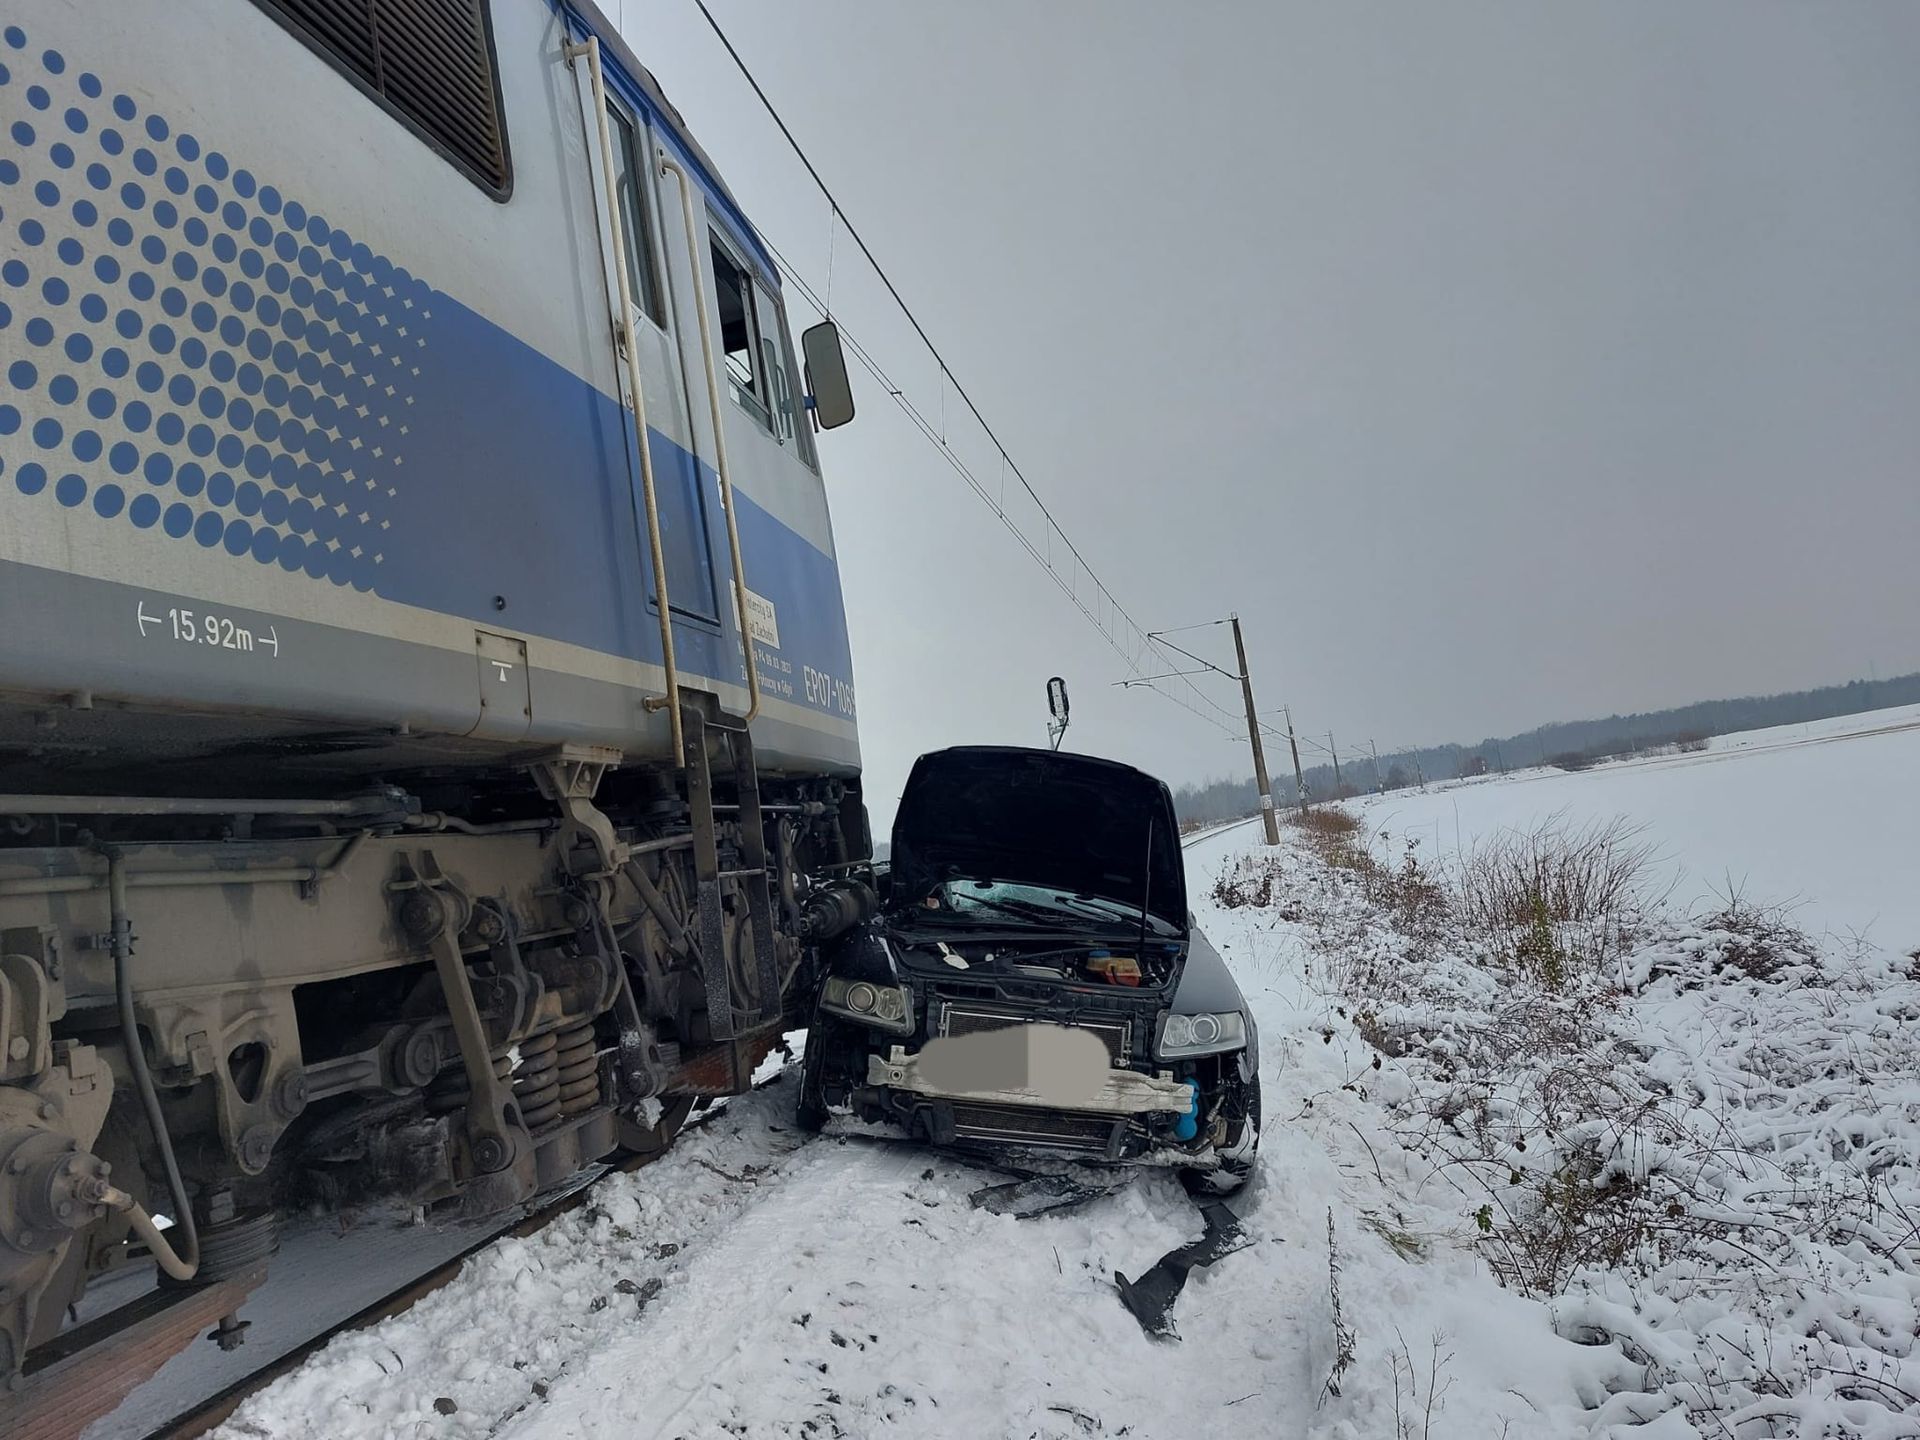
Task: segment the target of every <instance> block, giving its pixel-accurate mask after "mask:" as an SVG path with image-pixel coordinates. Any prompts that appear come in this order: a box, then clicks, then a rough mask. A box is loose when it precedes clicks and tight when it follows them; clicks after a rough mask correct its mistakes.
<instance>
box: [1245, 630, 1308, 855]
mask: <svg viewBox="0 0 1920 1440" xmlns="http://www.w3.org/2000/svg"><path fill="white" fill-rule="evenodd" d="M1228 618H1229V619H1230V620H1232V622H1233V653H1234V656H1235V657H1236V658H1237V659H1238V660H1239V662H1240V695H1241V697H1242V698H1243V699H1244V700H1245V701H1246V702H1247V739H1248V740H1250V741H1251V742H1252V743H1253V778H1254V780H1255V782H1256V783H1257V784H1258V785H1259V786H1260V819H1261V820H1262V822H1264V823H1265V825H1266V827H1267V844H1269V845H1278V844H1279V843H1280V825H1279V821H1278V820H1277V819H1276V818H1275V816H1274V813H1273V789H1272V787H1271V786H1269V785H1268V783H1267V752H1266V751H1264V750H1262V749H1261V748H1260V717H1259V715H1258V714H1257V713H1256V712H1255V710H1254V708H1253V678H1252V676H1250V675H1249V674H1248V673H1247V644H1246V641H1244V640H1242V639H1241V638H1240V617H1239V616H1238V615H1232V616H1229V617H1228ZM1289 729H1291V727H1289ZM1293 773H1294V774H1295V775H1298V774H1299V773H1300V755H1299V752H1298V751H1296V752H1295V753H1294V757H1293Z"/></svg>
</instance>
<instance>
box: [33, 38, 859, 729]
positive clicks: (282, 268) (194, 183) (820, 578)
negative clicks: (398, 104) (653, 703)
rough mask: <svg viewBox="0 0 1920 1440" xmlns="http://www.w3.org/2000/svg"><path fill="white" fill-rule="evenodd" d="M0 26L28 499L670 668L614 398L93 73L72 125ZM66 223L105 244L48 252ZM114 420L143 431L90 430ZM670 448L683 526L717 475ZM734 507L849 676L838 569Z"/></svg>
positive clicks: (666, 485)
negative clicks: (57, 216) (30, 398)
mask: <svg viewBox="0 0 1920 1440" xmlns="http://www.w3.org/2000/svg"><path fill="white" fill-rule="evenodd" d="M0 40H3V41H4V45H5V49H4V50H0V55H6V54H8V52H13V53H12V54H10V55H8V58H9V59H10V60H11V61H12V62H13V64H14V65H15V66H17V67H18V71H19V73H14V70H12V69H10V68H8V65H7V64H6V62H5V61H0V93H4V91H6V90H11V91H12V93H13V98H14V99H15V100H16V101H17V100H21V99H24V101H25V106H24V107H22V106H20V105H19V104H17V103H16V104H9V105H7V106H6V107H5V108H6V110H7V111H8V112H9V113H12V114H16V115H17V116H18V117H19V118H17V119H15V120H13V121H12V122H11V125H10V130H9V135H8V138H9V140H10V141H11V145H12V147H13V149H12V153H11V154H9V155H6V156H0V211H3V212H4V218H5V219H6V220H7V221H10V222H11V223H12V224H13V226H14V227H15V228H16V229H17V231H18V234H19V236H20V240H21V242H22V243H21V245H20V247H19V251H18V253H17V254H16V255H15V256H14V257H13V258H11V259H9V260H8V261H7V262H6V263H5V265H4V266H0V332H5V333H6V334H7V337H8V339H7V343H6V346H5V349H6V351H7V352H8V353H9V355H12V356H15V357H18V358H15V359H13V360H11V362H10V363H9V365H8V370H7V377H6V378H7V382H8V384H9V386H10V387H11V388H12V389H14V390H16V391H23V392H31V393H33V394H34V395H35V396H36V399H37V400H38V401H39V402H40V403H38V404H37V405H36V406H35V407H34V408H35V409H37V410H39V411H41V412H42V413H41V414H40V417H39V418H38V419H37V420H36V421H35V422H34V424H33V425H32V426H31V427H24V426H23V424H22V417H21V415H20V413H19V410H18V409H17V407H15V406H14V405H12V404H8V403H5V402H4V401H0V475H6V476H8V477H9V478H10V479H11V483H12V488H13V489H14V490H15V492H16V493H17V494H18V495H20V496H22V497H28V498H30V499H32V500H34V501H35V502H37V503H40V504H44V505H49V506H55V505H58V506H65V507H67V508H69V509H74V510H80V509H82V508H83V507H84V508H90V509H91V510H92V511H93V513H94V515H95V516H96V517H97V518H98V519H99V520H100V521H102V522H110V523H118V524H130V525H133V526H136V527H139V528H142V529H146V530H150V531H157V532H158V533H160V534H163V535H166V536H169V537H171V538H172V539H173V540H174V541H175V542H176V543H178V544H180V545H183V546H186V545H197V546H199V547H201V548H202V549H204V550H205V551H207V552H208V558H209V561H210V563H226V564H235V565H243V564H259V565H277V566H278V567H279V568H280V569H281V570H282V571H284V572H286V573H288V574H298V575H304V576H307V577H309V578H310V579H311V580H312V581H313V582H314V583H315V584H320V585H336V586H349V585H350V586H352V587H354V588H355V589H358V590H362V591H369V592H371V593H373V594H376V595H379V596H381V597H382V598H385V599H389V600H394V601H397V602H401V603H405V604H409V605H416V606H421V607H424V608H426V609H430V610H435V611H441V612H444V613H449V614H454V615H459V616H462V617H465V618H468V619H470V620H473V621H475V622H477V623H482V624H487V623H491V624H494V625H500V626H504V627H506V628H511V629H514V630H517V631H523V632H527V633H530V634H534V635H543V636H548V637H551V638H553V639H556V640H561V641H565V642H568V643H571V644H575V645H580V646H584V647H586V648H589V649H592V650H597V651H603V652H607V653H610V654H614V655H619V656H624V657H628V658H631V659H635V660H640V661H647V662H652V663H656V664H657V663H659V661H660V659H661V654H660V643H659V634H658V628H657V624H656V623H655V621H654V620H653V617H652V615H651V613H650V612H649V609H648V596H649V595H650V594H651V586H650V583H649V582H648V578H647V574H646V571H645V569H644V564H643V558H642V556H643V547H644V536H643V534H642V533H641V531H640V529H639V528H638V522H637V521H636V518H635V517H636V513H637V501H636V499H635V497H634V496H633V495H632V494H630V493H629V490H628V486H627V484H626V482H625V478H624V477H625V476H627V475H629V474H632V473H636V472H637V466H636V464H635V461H634V458H633V443H632V439H631V431H630V430H629V428H628V427H627V425H626V423H625V421H626V415H625V411H624V410H623V408H622V407H621V406H620V405H619V404H618V402H617V401H615V400H613V399H611V398H609V397H608V396H607V395H605V394H604V393H603V392H601V391H600V390H599V389H598V388H597V387H595V386H594V385H592V384H591V383H589V382H587V381H585V380H583V379H581V378H580V377H578V376H576V375H574V374H573V373H571V372H570V371H568V370H567V369H566V368H565V367H563V366H561V365H559V364H558V363H556V362H554V361H553V360H551V359H549V358H548V357H547V356H545V355H543V354H541V353H540V352H538V351H537V350H535V349H533V348H532V347H531V346H528V345H526V344H525V343H524V342H522V341H521V340H519V339H518V338H517V337H515V336H514V335H512V334H510V333H509V332H507V331H505V330H504V329H502V328H501V327H499V326H497V325H495V324H493V323H492V322H490V321H488V320H487V319H485V318H484V317H483V316H481V315H479V314H477V313H476V312H474V311H473V310H471V309H469V308H468V307H466V306H465V305H463V304H461V303H460V302H458V301H457V300H455V299H453V298H452V297H451V296H449V295H447V294H445V293H442V292H440V291H436V290H434V289H433V288H432V287H431V286H430V285H429V284H428V283H427V282H426V281H425V280H422V279H420V278H418V277H416V276H413V275H411V274H409V273H408V271H407V270H406V269H405V268H404V267H401V266H397V265H394V264H393V263H392V262H391V261H390V260H389V259H387V258H386V257H385V256H382V255H379V254H376V253H374V252H372V251H371V250H370V249H369V248H368V247H367V246H366V245H365V244H364V243H360V242H356V241H355V240H354V239H353V238H352V237H351V235H349V234H348V233H347V232H346V231H345V230H342V229H340V228H338V227H336V226H333V225H330V224H329V223H328V222H327V220H326V219H325V218H324V217H323V216H321V215H319V214H315V213H312V212H311V211H309V210H308V209H307V208H306V207H305V206H304V205H303V204H302V203H301V202H300V201H299V200H297V199H293V198H289V197H288V196H287V195H285V194H283V193H282V191H281V190H280V189H279V188H278V187H277V186H276V185H275V184H273V183H272V181H271V179H270V178H267V177H257V176H255V175H253V174H251V173H250V172H249V171H247V170H246V169H244V168H238V167H235V166H233V165H232V164H231V163H230V162H229V161H228V160H227V158H226V157H225V156H224V155H223V154H222V153H221V152H220V151H218V150H214V149H211V148H207V147H206V146H205V145H204V144H203V143H202V141H201V139H200V138H199V137H196V136H193V135H191V134H186V133H180V132H176V131H174V129H173V128H172V126H171V125H170V124H169V122H168V121H167V120H166V118H165V117H163V116H161V115H159V114H156V113H151V112H147V113H143V112H142V111H141V110H140V108H139V107H138V106H137V105H136V104H135V102H134V101H133V100H132V99H130V98H129V97H128V96H127V95H125V94H115V95H112V96H109V95H108V94H107V89H106V87H105V86H104V85H103V84H102V83H101V81H100V80H99V79H98V78H97V77H96V76H94V75H92V74H91V73H84V72H83V73H81V74H79V75H78V76H76V77H70V78H71V83H72V84H74V85H77V88H78V89H79V91H80V93H81V97H82V100H83V102H84V103H80V104H75V105H71V106H68V107H65V109H64V113H61V107H57V106H54V105H53V104H52V103H51V97H50V96H49V94H48V90H47V87H46V85H44V84H42V83H40V82H41V81H42V80H51V79H53V77H60V76H64V75H65V74H66V71H67V68H68V67H67V62H66V60H65V57H63V56H61V55H59V54H58V53H56V52H54V51H46V52H43V53H42V54H41V55H38V56H33V55H30V54H28V53H27V52H28V50H29V46H28V42H27V37H26V35H25V34H24V32H23V31H22V30H21V29H20V27H18V26H10V27H8V28H7V29H6V30H5V32H4V33H3V34H0ZM36 68H37V69H38V70H39V71H41V72H42V73H41V74H40V75H36V74H35V73H34V71H35V69H36ZM16 156H17V157H19V158H18V159H16V158H15V157H16ZM21 160H26V161H27V162H28V164H27V166H26V171H25V172H23V167H22V165H21V163H20V161H21ZM26 172H32V173H34V174H38V175H39V178H38V179H37V180H35V181H33V183H31V184H30V183H29V176H28V173H26ZM729 208H730V207H729ZM56 210H64V211H65V212H66V213H67V214H69V215H71V216H72V219H73V221H74V222H76V227H77V230H78V233H79V234H80V235H83V236H84V239H82V238H76V236H75V235H73V234H68V235H65V236H64V237H63V238H62V239H60V240H59V242H58V243H57V244H51V243H46V242H47V235H46V231H47V229H48V225H47V221H48V219H49V218H51V214H52V212H54V211H56ZM59 227H60V228H61V229H63V230H64V229H71V228H76V227H70V226H68V225H67V223H66V221H65V219H64V218H63V219H62V220H61V221H60V222H59ZM156 310H157V312H158V314H159V316H160V317H162V318H156V317H155V312H156ZM23 341H24V344H23V343H21V342H23ZM110 419H111V420H117V421H118V424H119V425H120V426H121V427H124V430H125V431H126V432H128V435H129V436H130V437H131V438H121V439H119V440H116V441H114V442H113V443H112V444H111V445H109V444H108V443H107V442H106V440H105V439H103V437H101V436H100V435H99V434H98V433H97V432H96V431H95V430H94V429H93V428H92V424H93V423H95V422H105V421H107V420H110ZM649 434H650V437H651V440H652V450H653V453H654V456H655V460H656V467H657V473H658V475H659V478H660V483H661V486H662V489H663V500H662V505H663V512H664V514H663V518H664V520H665V523H666V525H667V527H668V532H669V535H671V534H672V533H673V531H674V530H675V528H676V527H677V528H679V529H680V530H682V531H684V528H685V527H686V526H687V525H689V524H692V523H697V522H696V521H695V518H694V517H697V516H700V515H701V514H702V513H703V510H702V508H701V507H700V506H699V505H698V504H697V501H696V499H695V493H696V492H695V488H694V487H695V486H708V487H710V486H711V485H712V484H713V483H714V478H713V472H712V470H711V469H710V468H709V467H706V466H704V465H701V464H699V463H698V462H697V461H696V460H695V458H694V457H693V456H692V455H690V454H689V453H688V452H687V451H686V450H684V449H683V448H681V447H680V446H678V445H676V444H675V443H674V442H673V441H671V440H669V439H668V438H667V437H665V436H664V435H661V434H659V433H658V432H657V431H651V430H650V431H649ZM75 462H78V468H75ZM80 469H84V470H86V471H87V472H88V475H90V476H91V477H92V479H91V481H90V480H89V478H88V475H82V474H81V473H79V470H80ZM0 483H5V482H4V481H0ZM736 500H737V502H738V513H739V522H740V527H741V540H742V546H743V550H744V551H745V554H746V557H747V560H748V572H747V573H748V578H749V583H751V584H752V586H753V587H754V589H755V591H756V592H757V593H759V594H762V595H764V596H766V597H767V598H768V599H769V600H771V601H773V603H774V604H775V606H776V607H777V609H778V614H779V623H780V629H781V641H782V647H783V652H784V653H786V654H796V653H797V654H799V655H802V656H804V657H805V659H806V662H807V663H809V664H812V665H815V666H816V667H818V668H820V669H824V670H827V671H829V672H832V673H835V674H838V675H841V676H847V675H850V673H851V668H850V660H849V647H848V643H847V634H846V623H845V616H844V613H843V611H842V609H841V601H840V590H839V574H838V568H837V566H836V564H835V562H834V560H833V559H832V557H830V556H828V555H825V554H823V553H822V552H821V551H819V550H818V549H816V548H815V547H814V546H813V545H811V544H810V543H809V542H808V541H807V540H805V539H804V538H803V537H801V536H799V535H797V534H796V533H795V532H793V531H792V530H791V529H789V528H788V527H787V526H785V525H784V524H782V523H781V522H780V521H778V520H777V519H775V518H774V517H773V516H772V515H770V514H769V513H768V512H767V511H765V510H764V509H762V508H761V507H760V506H758V505H756V504H755V503H754V502H753V501H752V500H751V499H750V498H748V497H746V496H744V495H737V496H736ZM710 539H711V537H701V543H700V544H699V546H698V550H699V553H700V554H702V555H705V554H707V553H710V552H709V549H708V542H709V541H710ZM496 596H501V597H503V598H504V599H505V600H506V607H505V610H504V612H503V611H501V610H500V609H498V608H497V607H496V603H495V597H496ZM720 608H722V609H723V610H724V609H725V608H726V607H725V606H724V605H722V606H721V607H720ZM725 624H726V620H725V617H724V616H723V617H722V621H721V626H722V627H724V626H725ZM676 642H677V644H678V645H679V646H680V647H682V648H681V651H680V662H681V665H682V667H683V669H685V670H687V671H689V672H691V673H693V674H703V675H706V676H709V677H712V678H714V679H719V680H729V679H732V680H738V679H739V678H740V677H741V676H742V675H743V662H742V659H741V653H740V649H739V645H738V636H737V631H733V630H728V629H724V628H719V627H716V628H715V629H714V630H712V631H708V630H705V629H702V628H701V627H697V626H687V625H683V626H681V627H680V628H679V629H678V631H677V632H676ZM794 698H796V699H800V698H802V696H800V695H796V696H795V697H794Z"/></svg>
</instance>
